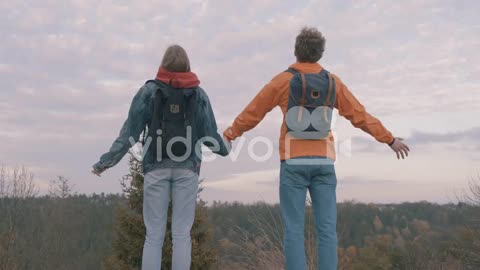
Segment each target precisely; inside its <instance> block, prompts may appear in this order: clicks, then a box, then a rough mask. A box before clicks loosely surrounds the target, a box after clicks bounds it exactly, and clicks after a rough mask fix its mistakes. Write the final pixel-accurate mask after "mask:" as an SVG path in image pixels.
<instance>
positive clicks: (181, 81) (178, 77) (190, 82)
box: [156, 67, 200, 88]
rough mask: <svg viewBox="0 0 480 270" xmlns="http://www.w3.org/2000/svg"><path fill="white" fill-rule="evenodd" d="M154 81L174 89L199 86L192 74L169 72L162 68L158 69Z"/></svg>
mask: <svg viewBox="0 0 480 270" xmlns="http://www.w3.org/2000/svg"><path fill="white" fill-rule="evenodd" d="M156 79H157V80H159V81H162V82H164V83H166V84H169V85H171V86H172V87H174V88H195V87H198V86H199V85H200V80H199V79H198V77H197V75H196V74H195V73H193V72H171V71H168V70H166V69H165V68H163V67H160V68H159V69H158V73H157V77H156Z"/></svg>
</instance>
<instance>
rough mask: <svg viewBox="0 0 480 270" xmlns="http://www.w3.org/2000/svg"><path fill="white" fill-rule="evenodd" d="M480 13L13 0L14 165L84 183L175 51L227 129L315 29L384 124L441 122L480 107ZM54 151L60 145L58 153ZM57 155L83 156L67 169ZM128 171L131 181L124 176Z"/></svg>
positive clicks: (302, 4)
mask: <svg viewBox="0 0 480 270" xmlns="http://www.w3.org/2000/svg"><path fill="white" fill-rule="evenodd" d="M152 7H157V8H152ZM478 7H479V4H478V3H469V4H468V5H467V4H466V2H465V3H463V2H462V3H458V2H454V1H443V2H439V1H433V0H428V1H422V2H418V1H414V0H409V1H401V2H395V3H391V2H385V3H382V2H377V3H374V2H368V1H367V2H353V3H349V2H341V1H340V2H339V1H316V0H313V1H295V2H291V1H290V2H289V1H273V0H261V1H251V2H249V4H245V3H244V2H241V1H221V0H210V1H199V0H192V1H153V2H148V3H146V2H141V3H130V2H128V3H127V2H122V1H113V0H109V1H101V2H99V1H93V0H85V1H83V0H82V1H79V0H70V1H58V0H51V1H46V2H45V1H44V2H32V3H28V4H26V3H23V2H21V1H4V2H2V3H0V11H1V13H2V14H3V15H4V16H3V17H2V24H1V26H0V30H2V31H1V32H2V45H0V55H2V59H1V62H0V81H1V82H2V84H1V86H2V91H0V126H1V127H2V129H1V130H0V139H1V140H2V141H1V143H0V147H1V148H0V157H1V158H2V159H3V158H5V159H7V158H9V159H12V161H11V162H13V163H25V162H28V163H32V164H35V165H36V167H47V166H49V164H51V163H54V162H57V163H58V166H57V167H56V168H60V169H58V172H60V173H62V168H65V169H63V170H65V171H66V170H67V169H66V168H73V170H74V171H72V172H71V174H73V176H74V177H72V178H80V177H87V176H85V175H84V174H83V171H84V168H81V169H76V166H77V165H78V164H83V165H85V166H87V165H86V164H91V163H93V162H94V161H95V160H94V159H97V158H98V155H100V153H102V152H104V151H106V150H107V149H108V147H109V144H110V143H111V142H112V141H113V139H114V137H115V136H116V135H117V133H118V131H119V129H120V126H121V124H122V123H123V121H124V120H125V116H126V114H127V110H128V106H129V104H130V102H131V99H132V97H133V96H134V95H135V93H136V91H137V90H138V88H139V87H140V86H141V85H142V84H143V83H144V82H145V81H146V80H147V79H150V78H152V77H153V76H154V74H155V72H156V70H157V68H158V64H159V62H160V59H161V57H162V54H163V51H164V49H165V48H166V47H167V46H168V45H169V44H171V43H179V44H181V45H183V46H184V47H185V48H186V49H187V51H188V52H189V53H190V57H191V62H192V66H193V67H194V70H195V72H197V73H198V74H199V75H200V79H201V81H202V86H203V87H204V88H205V89H206V91H207V93H208V94H209V95H210V99H211V101H212V103H213V104H214V110H215V113H216V116H217V118H218V120H219V122H220V128H224V127H226V126H227V125H228V124H229V123H230V122H231V121H232V120H233V119H234V117H235V116H236V114H237V113H239V112H240V111H241V110H242V109H243V107H244V106H245V105H246V104H248V102H249V101H250V100H251V98H252V97H253V96H254V95H255V94H256V93H257V92H258V91H259V89H261V87H262V86H263V85H265V84H266V83H267V82H268V81H269V80H270V79H271V78H272V77H273V76H274V75H275V74H277V73H279V72H281V71H283V70H285V69H286V68H287V67H288V65H289V64H291V63H292V62H293V61H294V57H293V44H294V37H295V35H296V33H297V32H298V30H299V29H300V28H301V27H302V26H304V25H313V26H318V27H319V28H320V30H321V31H323V32H324V34H325V36H326V37H327V51H326V52H325V56H324V59H323V60H322V64H323V65H324V66H325V67H326V68H327V69H329V70H330V71H332V72H334V73H336V74H338V75H339V76H340V77H341V78H342V80H343V81H344V82H345V83H346V84H347V85H348V86H349V87H350V89H351V90H352V91H353V93H354V94H355V95H356V96H358V98H359V99H360V100H361V101H362V102H363V103H364V104H365V105H366V107H367V108H369V111H370V112H371V113H372V114H374V115H385V116H398V115H400V116H401V115H402V114H403V113H405V112H406V111H408V112H411V111H414V112H415V113H417V114H423V115H429V116H430V117H431V118H432V119H434V118H435V117H437V116H435V112H436V111H438V110H442V111H465V112H471V111H474V110H478V105H477V104H479V103H480V95H478V89H479V86H480V81H479V78H480V68H479V67H478V65H477V63H478V62H480V55H479V54H478V53H477V48H478V47H479V45H480V40H479V39H478V36H480V27H479V25H480V24H479V22H478V17H477V14H476V12H475V11H476V10H478ZM406 16H408V18H409V19H408V20H405V17H406ZM278 119H281V115H280V113H279V112H278V111H276V112H275V113H273V114H271V115H269V116H268V118H267V119H266V123H263V124H261V125H260V126H259V128H258V129H257V130H256V131H253V132H251V133H250V135H251V136H254V135H259V134H262V135H263V134H269V136H271V137H272V138H273V137H275V136H278V130H279V127H278V124H279V123H278V121H279V120H278ZM465 121H467V120H465ZM469 121H474V119H473V120H469ZM452 132H454V128H453V127H450V126H446V127H445V133H447V134H449V135H453V136H454V137H455V136H456V137H455V138H456V139H455V140H458V141H460V140H462V141H464V140H465V141H471V136H476V134H478V133H474V134H471V135H469V136H470V137H468V138H467V137H461V136H462V135H460V134H454V133H452ZM475 132H477V131H475ZM430 135H432V136H433V137H432V138H433V139H432V140H433V141H435V140H442V139H443V138H444V137H442V136H443V135H438V136H440V137H438V136H437V137H436V135H435V134H424V133H422V131H421V130H419V133H418V134H417V133H412V140H413V141H415V140H416V141H415V143H419V144H422V145H425V144H426V143H427V142H428V136H430ZM72 138H74V141H75V143H72ZM445 140H446V139H445ZM372 143H373V141H372ZM52 144H54V145H57V146H58V147H57V148H56V149H55V150H51V148H49V147H47V145H52ZM355 145H356V143H355V141H354V144H353V147H354V150H355V147H356V146H355ZM362 145H365V143H363V142H361V141H360V147H363V146H362ZM85 149H88V150H89V151H91V154H85V153H84V151H86V150H85ZM52 151H53V152H54V153H55V154H56V155H57V156H61V157H66V156H69V157H70V158H58V159H57V160H55V159H54V157H51V155H52V153H51V152H52ZM462 151H465V153H470V152H471V150H469V149H465V150H462ZM78 153H82V154H78ZM43 156H48V157H49V158H42V157H43ZM242 162H243V163H244V164H247V163H248V162H244V161H242ZM239 167H240V168H244V167H246V166H244V165H241V166H239ZM270 167H271V165H270ZM270 167H269V168H270ZM212 170H213V169H212ZM233 170H234V169H232V171H233ZM221 171H222V174H223V177H227V176H228V175H231V172H228V170H227V169H222V170H221ZM236 172H238V171H237V170H235V173H236ZM115 173H116V174H115V175H114V176H112V177H113V178H118V177H119V176H120V175H119V174H120V171H115ZM240 173H241V172H240ZM42 174H43V175H42V177H43V176H45V177H46V178H48V177H51V175H50V174H53V172H46V171H44V172H42ZM231 177H233V178H234V179H239V178H235V177H240V176H231ZM88 179H89V180H91V179H90V178H88ZM78 181H79V183H78V186H79V188H81V189H82V190H87V191H95V188H94V187H89V186H87V184H83V183H91V182H88V181H83V182H82V180H78ZM82 185H83V186H82ZM113 185H114V184H110V188H112V187H113ZM104 187H108V184H105V185H104ZM112 189H113V188H112Z"/></svg>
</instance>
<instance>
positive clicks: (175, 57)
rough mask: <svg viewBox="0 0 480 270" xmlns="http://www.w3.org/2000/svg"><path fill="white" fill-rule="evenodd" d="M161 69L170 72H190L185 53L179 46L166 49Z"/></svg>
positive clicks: (188, 61)
mask: <svg viewBox="0 0 480 270" xmlns="http://www.w3.org/2000/svg"><path fill="white" fill-rule="evenodd" d="M162 67H163V68H165V69H166V70H168V71H171V72H190V60H188V55H187V52H186V51H185V50H184V49H183V48H182V47H181V46H179V45H172V46H170V47H168V48H167V50H166V51H165V54H164V55H163V59H162Z"/></svg>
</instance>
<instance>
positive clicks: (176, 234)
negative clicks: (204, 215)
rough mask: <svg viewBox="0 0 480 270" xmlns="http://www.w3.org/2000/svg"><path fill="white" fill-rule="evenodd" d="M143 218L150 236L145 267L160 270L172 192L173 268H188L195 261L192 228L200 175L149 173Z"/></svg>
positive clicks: (167, 171)
mask: <svg viewBox="0 0 480 270" xmlns="http://www.w3.org/2000/svg"><path fill="white" fill-rule="evenodd" d="M144 182H145V185H144V198H143V218H144V222H145V227H146V228H147V236H146V239H145V245H144V248H143V261H142V270H160V269H161V262H162V247H163V241H164V239H165V232H166V229H167V219H168V206H169V204H170V193H171V194H172V242H173V258H172V269H173V270H188V269H190V264H191V255H192V254H191V253H192V241H191V237H190V231H191V229H192V226H193V222H194V219H195V207H196V200H197V192H198V174H197V173H195V172H194V171H192V170H189V169H182V168H162V169H156V170H153V171H150V172H149V173H147V174H146V175H145V181H144Z"/></svg>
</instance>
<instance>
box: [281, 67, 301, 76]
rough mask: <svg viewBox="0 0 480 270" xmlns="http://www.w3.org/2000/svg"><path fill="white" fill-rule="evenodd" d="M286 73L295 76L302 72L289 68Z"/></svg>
mask: <svg viewBox="0 0 480 270" xmlns="http://www.w3.org/2000/svg"><path fill="white" fill-rule="evenodd" d="M284 72H288V73H291V74H293V75H296V74H298V73H300V72H298V71H297V70H295V69H293V68H288V69H287V70H285V71H284Z"/></svg>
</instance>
